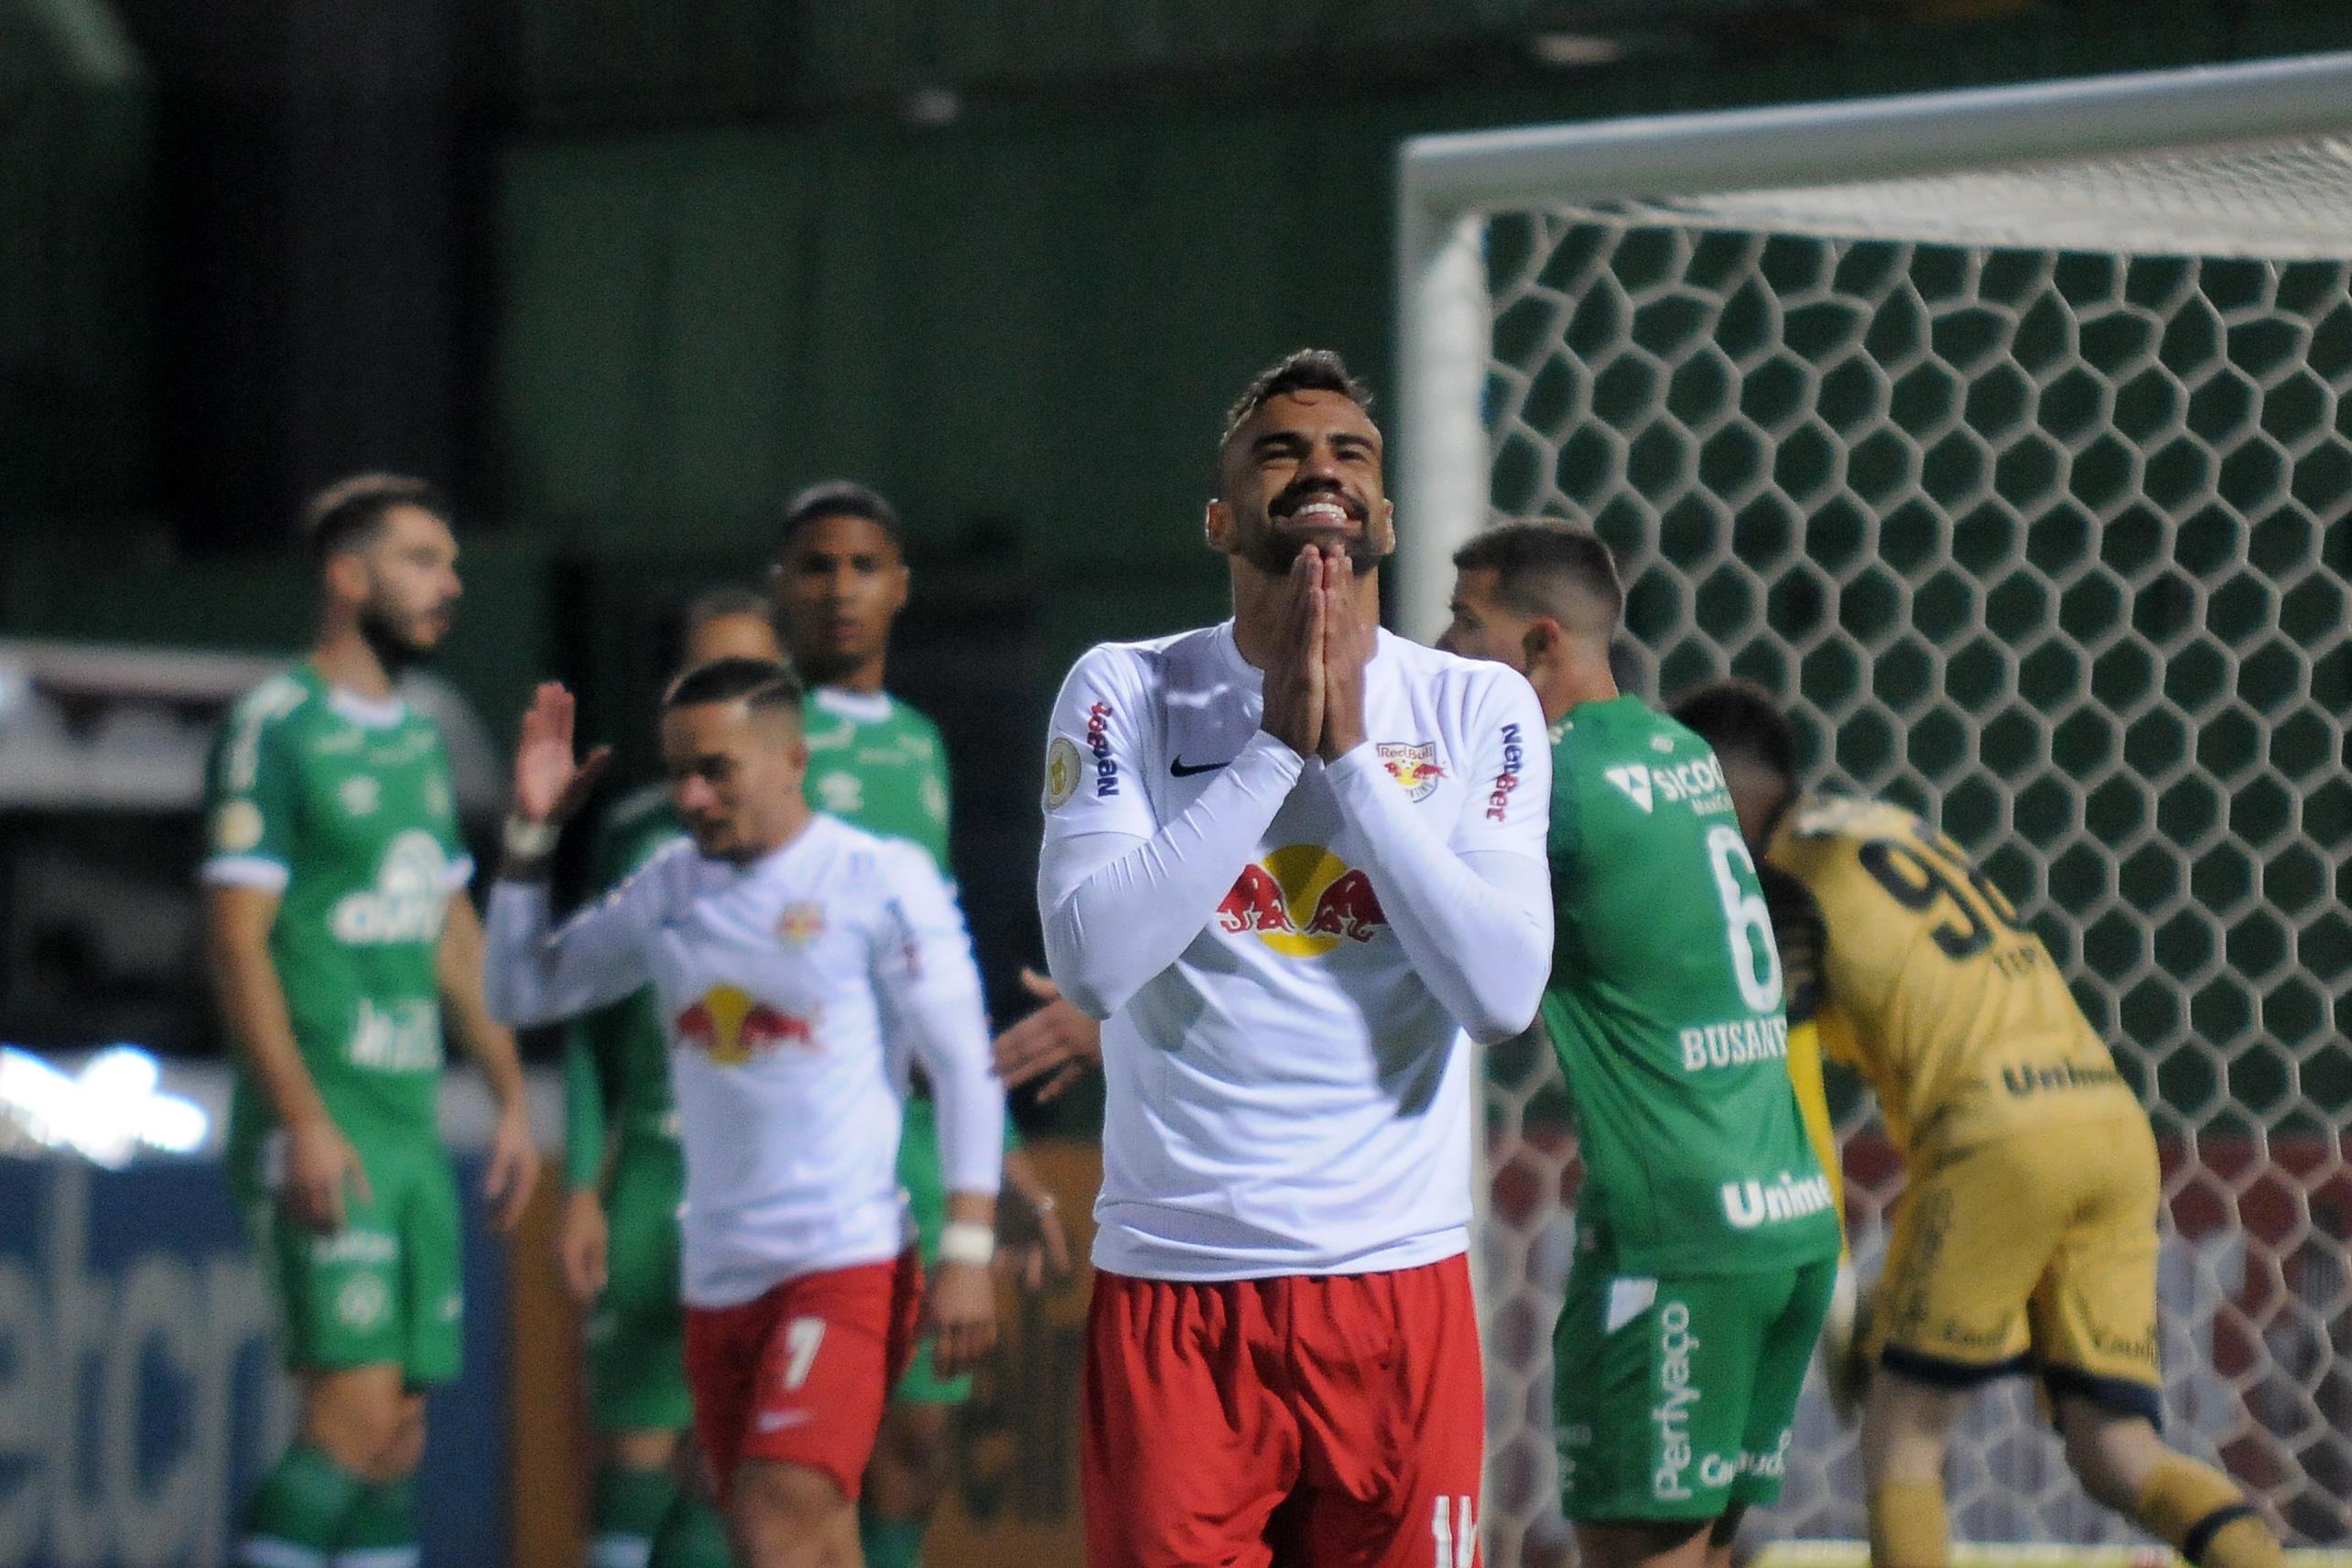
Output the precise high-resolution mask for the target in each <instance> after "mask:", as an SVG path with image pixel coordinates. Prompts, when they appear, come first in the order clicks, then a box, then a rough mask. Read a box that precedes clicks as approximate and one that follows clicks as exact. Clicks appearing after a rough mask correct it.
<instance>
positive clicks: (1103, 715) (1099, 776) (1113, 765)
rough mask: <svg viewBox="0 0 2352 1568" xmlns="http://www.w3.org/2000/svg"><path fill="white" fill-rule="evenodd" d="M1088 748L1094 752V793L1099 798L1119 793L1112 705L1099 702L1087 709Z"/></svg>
mask: <svg viewBox="0 0 2352 1568" xmlns="http://www.w3.org/2000/svg"><path fill="white" fill-rule="evenodd" d="M1086 749H1087V750H1088V751H1089V752H1093V753H1094V793H1095V795H1096V796H1097V797H1098V798H1103V797H1108V796H1110V795H1117V794H1118V793H1119V763H1118V761H1117V760H1116V759H1115V758H1113V757H1112V756H1111V705H1110V704H1109V703H1107V702H1098V703H1096V704H1095V705H1094V706H1093V707H1091V708H1088V709H1087V710H1086Z"/></svg>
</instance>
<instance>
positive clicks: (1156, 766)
mask: <svg viewBox="0 0 2352 1568" xmlns="http://www.w3.org/2000/svg"><path fill="white" fill-rule="evenodd" d="M1263 689H1264V680H1263V675H1262V674H1261V673H1260V672H1259V671H1258V670H1256V669H1254V668H1252V666H1251V665H1249V664H1248V663H1247V662H1246V661H1245V660H1244V659H1242V657H1241V653H1240V650H1239V649H1238V648H1237V647H1236V646H1235V644H1234V641H1233V631H1232V626H1231V623H1230V622H1227V623H1226V624H1224V625H1220V626H1215V627H1209V628H1206V629H1204V630H1200V631H1197V632H1187V633H1182V634H1180V635H1178V636H1175V637H1169V638H1165V639H1162V640H1160V641H1157V642H1153V643H1106V644H1103V645H1102V646H1100V647H1097V648H1095V649H1093V650H1092V651H1091V652H1089V654H1087V655H1086V656H1085V657H1084V658H1082V659H1080V660H1079V661H1078V665H1077V667H1076V668H1074V669H1073V670H1072V671H1071V672H1070V676H1069V678H1068V681H1067V682H1065V683H1064V685H1063V687H1062V693H1061V697H1060V699H1059V701H1058V702H1057V706H1056V708H1055V712H1054V718H1053V723H1052V730H1051V733H1050V734H1049V735H1048V736H1047V739H1046V845H1045V850H1044V854H1043V856H1042V858H1041V860H1040V863H1039V868H1038V884H1037V898H1038V907H1039V912H1040V914H1041V916H1042V918H1043V921H1044V925H1045V933H1046V956H1047V961H1048V963H1049V965H1050V967H1051V968H1052V970H1053V974H1054V978H1055V979H1056V980H1057V981H1058V982H1059V983H1060V985H1061V987H1062V989H1063V990H1064V992H1065V994H1067V995H1068V997H1069V998H1070V999H1071V1000H1073V1001H1075V1002H1076V1003H1077V1004H1078V1006H1079V1007H1080V1008H1082V1009H1084V1010H1085V1011H1088V1012H1089V1013H1091V1014H1093V1015H1094V1016H1096V1017H1098V1018H1102V1019H1105V1020H1106V1021H1107V1022H1106V1023H1105V1025H1104V1029H1103V1070H1104V1073H1105V1075H1106V1077H1107V1081H1108V1105H1107V1110H1106V1117H1105V1125H1104V1129H1103V1180H1102V1193H1101V1196H1100V1199H1099V1200H1098V1201H1097V1203H1096V1206H1095V1213H1096V1217H1097V1218H1098V1219H1099V1221H1100V1229H1099V1230H1098V1231H1097V1233H1096V1238H1095V1247H1094V1258H1095V1261H1096V1263H1097V1264H1098V1265H1100V1267H1102V1268H1105V1269H1109V1270H1111V1271H1115V1272H1118V1273H1122V1274H1130V1275H1136V1276H1141V1277H1143V1278H1149V1279H1170V1280H1196V1281H1210V1280H1235V1279H1253V1278H1263V1277H1265V1276H1269V1275H1277V1274H1322V1273H1361V1272H1370V1271H1375V1270H1385V1269H1402V1268H1411V1267H1414V1266H1417V1265H1420V1264H1423V1263H1428V1262H1434V1261H1436V1260H1439V1259H1442V1258H1447V1257H1451V1256H1453V1255H1455V1254H1457V1253H1459V1252H1461V1251H1463V1250H1464V1249H1466V1248H1467V1246H1468V1245H1469V1229H1468V1227H1469V1215H1470V1180H1471V1166H1470V1144H1469V1140H1470V1127H1471V1093H1470V1089H1471V1084H1470V1054H1469V1051H1467V1050H1466V1049H1464V1045H1465V1040H1464V1034H1465V1032H1466V1031H1467V1032H1468V1033H1471V1034H1475V1035H1476V1036H1478V1037H1479V1039H1481V1040H1487V1041H1493V1040H1499V1039H1502V1038H1506V1037H1508V1036H1509V1035H1511V1034H1513V1033H1517V1032H1518V1031H1519V1030H1521V1029H1523V1028H1525V1027H1526V1025H1527V1024H1528V1022H1530V1020H1532V1019H1533V1018H1534V1013H1535V1005H1536V1002H1537V1000H1538V999H1539V997H1540V995H1541V993H1542V989H1543V984H1544V979H1545V974H1546V972H1547V970H1548V968H1549V966H1550V959H1551V947H1552V907H1551V896H1550V891H1551V890H1550V880H1549V873H1548V870H1547V866H1546V862H1545V853H1544V835H1545V821H1546V808H1547V806H1548V802H1549V797H1550V794H1551V783H1550V780H1551V773H1550V768H1551V753H1550V751H1549V748H1548V747H1547V746H1546V744H1545V734H1544V719H1543V713H1542V710H1541V708H1539V706H1538V705H1537V703H1536V700H1535V694H1534V690H1533V689H1532V688H1530V687H1528V685H1527V683H1526V681H1525V680H1523V678H1521V677H1520V676H1518V675H1516V674H1514V673H1513V672H1512V671H1511V670H1509V669H1507V668H1505V667H1503V666H1501V665H1492V664H1476V663H1472V662H1470V661H1469V660H1466V659H1458V658H1456V657H1454V656H1453V655H1451V654H1443V653H1438V652H1436V651H1435V650H1433V649H1429V648H1424V647H1421V646H1418V645H1417V644H1414V643H1409V642H1406V641H1404V640H1403V639H1400V638H1396V637H1393V636H1390V635H1389V634H1388V633H1381V635H1380V639H1379V644H1378V647H1377V650H1376V652H1375V654H1374V656H1373V658H1372V661H1371V665H1370V666H1369V668H1368V670H1367V672H1366V676H1365V713H1366V719H1367V729H1368V730H1369V732H1370V734H1371V741H1368V742H1367V743H1366V744H1364V745H1363V746H1360V747H1359V748H1358V749H1357V750H1355V751H1353V752H1349V754H1347V755H1346V756H1344V757H1341V758H1339V759H1338V760H1337V761H1335V762H1331V763H1330V764H1329V765H1328V766H1327V765H1326V764H1325V763H1324V762H1321V761H1320V760H1316V759H1307V760H1304V761H1302V759H1301V758H1300V757H1299V756H1298V755H1297V753H1295V752H1292V751H1291V750H1290V749H1289V748H1288V747H1287V746H1285V745H1284V744H1283V743H1282V742H1281V741H1277V740H1275V739H1274V737H1273V736H1271V735H1268V734H1266V733H1265V732H1264V731H1263V730H1261V729H1260V728H1259V721H1260V719H1261V716H1262V714H1263Z"/></svg>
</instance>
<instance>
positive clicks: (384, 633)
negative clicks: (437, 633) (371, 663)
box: [359, 600, 433, 678]
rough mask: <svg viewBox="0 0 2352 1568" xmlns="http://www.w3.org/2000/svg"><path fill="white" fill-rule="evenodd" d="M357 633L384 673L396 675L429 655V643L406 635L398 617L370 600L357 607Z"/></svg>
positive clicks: (421, 662)
mask: <svg viewBox="0 0 2352 1568" xmlns="http://www.w3.org/2000/svg"><path fill="white" fill-rule="evenodd" d="M359 634H360V638H361V640H362V641H363V642H364V643H367V647H368V652H370V653H372V654H374V655H375V662H376V663H377V664H379V665H383V666H384V673H385V675H388V676H394V677H396V678H397V677H398V676H399V675H400V674H401V673H402V672H403V671H405V670H410V669H414V668H415V667H416V666H417V665H421V664H424V663H425V662H426V661H428V659H430V658H431V657H432V656H433V648H432V645H431V644H430V643H420V642H418V641H417V639H416V638H414V637H412V636H410V635H409V634H408V632H407V630H406V628H405V627H404V626H403V625H402V624H401V622H400V619H399V617H397V616H396V615H394V614H393V613H392V612H391V611H387V610H385V608H384V607H383V606H382V605H381V604H378V603H376V602H374V600H370V601H369V602H368V603H367V604H365V605H363V607H362V608H361V610H360V612H359Z"/></svg>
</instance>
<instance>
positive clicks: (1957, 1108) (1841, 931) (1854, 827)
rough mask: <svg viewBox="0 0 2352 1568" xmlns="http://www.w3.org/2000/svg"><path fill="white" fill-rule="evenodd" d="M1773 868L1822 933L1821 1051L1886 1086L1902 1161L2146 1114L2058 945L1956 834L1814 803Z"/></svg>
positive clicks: (1877, 808)
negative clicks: (1803, 893) (2029, 923)
mask: <svg viewBox="0 0 2352 1568" xmlns="http://www.w3.org/2000/svg"><path fill="white" fill-rule="evenodd" d="M1768 858H1769V860H1770V861H1771V863H1772V864H1773V865H1776V866H1779V867H1780V868H1782V869H1783V870H1784V871H1787V872H1789V873H1790V874H1791V875H1792V876H1794V877H1795V878H1796V879H1797V880H1798V881H1802V882H1803V883H1804V884H1805V888H1806V889H1807V890H1808V891H1809V892H1811V893H1812V894H1813V897H1814V902H1815V904H1816V905H1817V906H1818V907H1819V910H1820V912H1821V919H1822V922H1823V925H1824V926H1825V927H1826V934H1827V941H1826V944H1825V946H1824V952H1823V955H1822V960H1821V973H1820V981H1821V997H1820V1010H1819V1019H1820V1029H1821V1043H1822V1048H1823V1049H1824V1050H1825V1051H1826V1053H1827V1054H1828V1055H1829V1056H1830V1057H1831V1059H1832V1060H1836V1061H1841V1062H1845V1063H1847V1064H1848V1065H1850V1066H1852V1067H1853V1068H1854V1069H1855V1070H1856V1071H1858V1072H1859V1073H1860V1074H1861V1075H1862V1076H1863V1077H1865V1078H1866V1079H1868V1080H1869V1081H1870V1087H1872V1088H1873V1089H1875V1090H1876V1091H1877V1093H1878V1098H1879V1105H1880V1108H1881V1110H1882V1111H1883V1113H1884V1114H1885V1117H1886V1121H1887V1131H1888V1134H1889V1135H1890V1136H1891V1138H1892V1139H1893V1140H1894V1143H1895V1147H1896V1149H1897V1150H1898V1151H1899V1152H1901V1153H1902V1157H1903V1160H1904V1162H1905V1163H1906V1164H1909V1165H1911V1166H1912V1167H1913V1169H1914V1170H1916V1169H1918V1168H1919V1166H1920V1162H1921V1161H1922V1160H1923V1159H1924V1158H1925V1157H1928V1156H1932V1155H1935V1154H1942V1153H1949V1152H1954V1151H1956V1150H1960V1149H1966V1148H1968V1147H1971V1146H1973V1145H1975V1144H1978V1143H1981V1142H1985V1141H1989V1140H1991V1139H1995V1138H2000V1137H2004V1136H2006V1135H2008V1134H2010V1133H2012V1132H2018V1131H2022V1130H2029V1129H2032V1128H2037V1127H2042V1126H2044V1125H2046V1124H2048V1123H2051V1122H2054V1121H2091V1120H2097V1119H2105V1118H2108V1117H2111V1116H2140V1115H2141V1114H2142V1113H2141V1108H2140V1102H2139V1100H2138V1098H2136V1097H2135V1096H2134V1095H2133V1094H2132V1092H2131V1088H2130V1085H2128V1084H2127V1083H2125V1082H2124V1080H2123V1076H2122V1075H2121V1074H2119V1073H2118V1072H2117V1071H2116V1067H2115V1059H2114V1057H2113V1056H2112V1055H2110V1054H2109V1053H2108V1048H2107V1044H2106V1042H2105V1041H2103V1040H2101V1039H2100V1038H2099V1036H2098V1034H2097V1033H2096V1032H2095V1031H2093V1029H2092V1028H2091V1026H2090V1022H2089V1020H2087V1019H2086V1018H2085V1017H2084V1016H2083V1013H2082V1009H2081V1008H2080V1007H2078V1006H2076V1002H2075V999H2074V994H2073V993H2072V992H2071V991H2069V990H2068V989H2066V980H2065V976H2063V975H2061V974H2060V973H2059V972H2058V966H2057V965H2056V963H2054V961H2053V960H2052V959H2051V957H2050V951H2049V949H2048V948H2047V947H2045V946H2043V943H2042V939H2041V938H2040V937H2039V936H2036V935H2034V934H2033V933H2032V931H2031V930H2030V929H2028V928H2027V927H2026V926H2025V925H2023V923H2022V922H2021V921H2020V920H2019V919H2018V917H2017V911H2016V909H2015V908H2014V907H2012V906H2011V903H2010V902H2009V900H2008V899H2006V898H2004V897H2002V896H2001V893H2000V890H1999V889H1998V888H1996V887H1994V886H1993V885H1992V883H1991V882H1990V881H1988V880H1987V879H1986V877H1985V874H1984V873H1983V872H1982V871H1979V870H1978V869H1977V868H1976V867H1975V866H1973V865H1971V864H1969V863H1968V860H1967V857H1966V856H1965V855H1963V854H1962V853H1961V851H1960V849H1959V847H1958V846H1957V845H1956V844H1954V843H1953V842H1952V840H1951V839H1949V838H1946V837H1945V836H1944V835H1942V834H1941V833H1938V832H1936V831H1935V830H1934V829H1933V828H1931V827H1928V826H1927V825H1926V824H1925V823H1924V822H1923V821H1921V820H1920V819H1919V818H1918V817H1917V816H1913V815H1912V814H1911V813H1910V812H1908V811H1904V810H1902V809H1901V808H1900V807H1897V806H1887V805H1883V804H1881V803H1880V802H1877V801H1869V800H1856V799H1850V798H1846V797H1840V796H1836V795H1809V796H1806V797H1805V798H1804V799H1802V800H1800V801H1798V802H1797V803H1796V805H1795V806H1794V807H1793V808H1792V809H1791V810H1790V811H1789V813H1788V814H1787V815H1786V816H1784V817H1783V819H1782V822H1781V826H1780V828H1779V830H1778V831H1777V832H1776V833H1775V834H1774V835H1773V838H1772V849H1771V850H1770V853H1769V857H1768Z"/></svg>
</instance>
